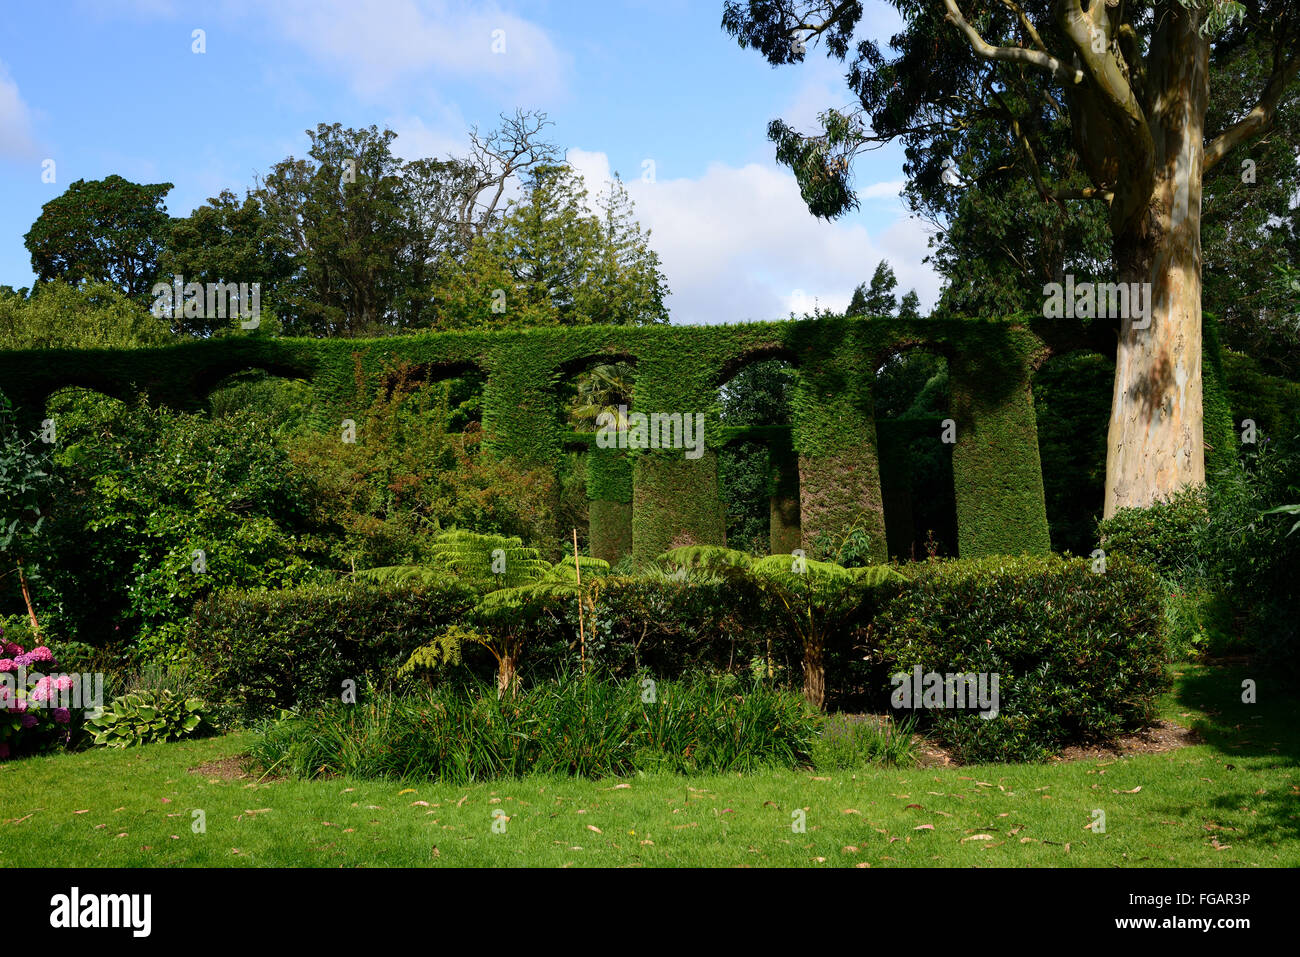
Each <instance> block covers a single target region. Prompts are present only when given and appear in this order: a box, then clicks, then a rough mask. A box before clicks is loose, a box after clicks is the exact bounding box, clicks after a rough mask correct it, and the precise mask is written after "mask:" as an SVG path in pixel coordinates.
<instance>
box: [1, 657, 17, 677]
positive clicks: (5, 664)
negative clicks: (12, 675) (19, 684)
mask: <svg viewBox="0 0 1300 957" xmlns="http://www.w3.org/2000/svg"><path fill="white" fill-rule="evenodd" d="M17 670H18V664H17V662H15V661H14V660H13V659H12V658H0V674H3V673H4V672H6V671H17Z"/></svg>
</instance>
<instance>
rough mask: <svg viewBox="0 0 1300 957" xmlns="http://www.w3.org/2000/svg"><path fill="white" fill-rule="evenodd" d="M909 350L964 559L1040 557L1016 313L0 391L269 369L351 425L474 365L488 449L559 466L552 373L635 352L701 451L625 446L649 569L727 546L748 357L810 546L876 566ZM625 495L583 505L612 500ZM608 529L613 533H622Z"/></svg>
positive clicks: (497, 348) (178, 363)
mask: <svg viewBox="0 0 1300 957" xmlns="http://www.w3.org/2000/svg"><path fill="white" fill-rule="evenodd" d="M913 346H921V347H927V348H933V349H936V350H938V351H940V352H943V353H944V354H945V355H947V356H948V357H949V361H950V363H951V367H952V381H953V406H954V407H953V413H952V414H953V418H954V419H955V420H956V422H957V428H958V438H957V446H956V448H955V449H954V456H953V469H954V484H955V491H956V496H957V509H958V518H959V540H960V545H961V552H962V554H963V555H967V556H973V555H979V554H989V553H996V552H1008V553H1020V552H1041V551H1044V550H1046V549H1047V548H1048V535H1047V523H1046V518H1045V514H1044V504H1043V487H1042V476H1041V474H1040V469H1039V462H1038V448H1037V437H1036V433H1035V426H1034V416H1033V411H1032V406H1031V402H1030V397H1029V391H1028V379H1029V374H1030V369H1031V367H1032V366H1033V364H1034V363H1035V362H1036V361H1037V358H1038V357H1039V356H1040V355H1041V354H1042V351H1043V349H1044V348H1045V347H1044V346H1043V343H1042V341H1041V340H1040V339H1039V338H1038V337H1037V336H1036V335H1035V334H1034V333H1033V332H1031V331H1030V330H1029V328H1028V326H1027V324H1026V323H1024V322H1020V321H1014V320H1006V321H992V320H965V319H963V320H939V319H926V320H912V321H899V320H888V319H868V318H856V317H855V318H844V317H834V316H827V317H821V318H818V319H812V320H803V321H790V322H759V323H744V324H739V325H717V326H655V327H599V326H592V327H581V328H542V329H528V330H517V331H510V332H465V333H444V334H436V335H434V334H426V335H414V336H394V337H389V338H383V339H355V340H342V339H326V340H301V339H272V338H263V337H261V336H258V335H256V334H254V335H250V336H247V337H230V338H225V339H218V340H214V341H208V342H187V343H182V344H178V345H175V346H168V347H163V348H156V349H136V350H35V351H23V352H0V383H2V384H3V385H2V386H0V387H2V388H3V389H4V391H5V392H6V393H7V394H8V395H9V397H10V398H11V399H13V400H14V402H15V403H16V404H17V405H18V406H20V408H21V409H22V411H23V413H24V414H25V415H26V417H27V418H26V421H27V422H28V423H31V422H32V421H33V420H35V421H39V419H40V418H41V410H42V409H43V407H44V401H45V398H46V397H47V396H48V395H49V394H50V393H51V392H53V391H55V390H56V389H58V388H60V387H64V386H69V385H77V386H84V387H87V388H91V389H95V390H98V391H100V392H103V393H106V394H108V395H113V396H116V397H119V398H129V397H130V396H131V395H133V394H135V393H137V392H142V393H144V394H145V395H146V396H147V397H148V398H149V399H150V400H151V401H153V402H156V403H165V404H167V405H170V406H173V407H175V408H180V409H201V408H203V407H204V405H205V403H206V401H207V397H208V394H209V393H210V392H211V391H212V389H213V388H214V387H215V386H216V385H217V383H218V382H220V381H221V380H222V379H223V378H225V377H226V376H228V375H231V374H233V373H235V372H240V371H243V370H246V369H264V370H266V371H268V372H271V373H273V374H275V375H282V376H287V377H291V378H298V379H304V380H307V381H309V382H310V384H311V387H312V408H311V412H310V421H311V422H312V423H313V424H314V425H315V426H316V427H318V428H321V429H323V430H324V429H330V430H332V429H337V428H339V425H340V423H341V422H342V421H343V420H344V419H347V418H351V419H354V420H357V421H360V420H361V417H362V416H361V413H362V411H363V410H364V409H365V408H366V406H367V405H368V403H369V400H370V397H371V396H372V395H373V394H374V392H375V391H376V390H378V389H380V388H382V387H383V385H384V371H385V369H386V368H387V367H389V366H391V365H392V364H393V363H397V362H401V363H405V364H408V365H410V366H414V367H416V368H417V369H419V370H422V371H424V372H425V373H426V374H427V375H428V376H429V377H430V378H445V377H447V376H450V375H457V374H461V373H464V372H466V371H468V370H477V372H479V373H481V374H482V375H483V376H484V377H485V380H486V384H485V386H484V401H483V428H484V432H485V436H486V442H487V444H488V445H489V447H491V448H492V449H494V450H495V451H496V452H498V453H499V454H501V455H503V456H507V457H510V458H514V459H516V460H518V461H520V462H521V463H523V464H528V465H536V464H543V465H544V464H548V463H550V464H555V463H557V462H558V460H559V457H560V455H561V454H562V452H563V449H564V448H565V445H566V443H567V444H572V443H573V441H574V439H575V438H576V436H574V434H573V433H572V432H570V431H569V430H568V428H567V427H566V425H565V423H564V421H563V417H562V415H561V409H560V407H559V398H558V391H557V387H558V385H559V383H560V382H561V380H563V379H564V378H566V377H568V376H572V375H574V374H575V373H576V372H577V371H579V370H581V369H582V368H584V367H585V366H586V365H589V364H590V363H591V362H593V361H597V360H611V359H628V360H633V361H635V362H636V364H637V368H638V375H637V383H636V389H635V395H634V399H633V407H634V409H636V410H638V411H642V412H653V411H663V412H669V413H672V412H681V413H683V414H687V413H690V414H693V413H701V414H703V415H704V417H705V437H706V438H705V441H706V445H707V448H708V449H709V451H708V452H706V453H705V454H704V455H703V456H701V457H700V458H698V459H686V458H685V456H684V454H683V453H682V452H681V451H680V450H677V451H644V452H634V453H632V454H630V456H629V457H630V459H631V460H632V466H631V474H632V486H633V488H632V495H631V501H632V502H633V517H632V549H633V551H634V552H635V553H636V554H637V555H638V556H639V557H641V558H643V559H649V558H652V557H653V556H655V555H657V554H659V552H661V551H663V550H664V549H665V548H666V547H668V546H670V545H671V544H673V543H675V542H682V541H694V542H700V543H713V544H722V543H723V538H724V535H725V525H724V522H723V518H722V509H721V504H720V501H719V497H718V478H717V464H716V457H715V455H714V454H713V452H714V450H716V449H717V448H718V447H719V446H720V445H721V444H722V442H723V441H725V436H724V431H723V429H722V427H721V420H720V418H719V405H718V401H717V390H718V388H719V387H720V386H721V385H722V384H723V383H725V382H727V381H728V380H729V379H730V378H731V377H732V376H733V375H734V374H735V373H736V372H737V371H738V370H739V369H740V368H742V367H743V366H744V365H745V364H746V363H748V362H752V361H758V360H762V359H773V358H777V359H784V360H786V361H788V362H790V363H791V364H792V365H793V366H794V367H795V368H796V371H797V373H798V385H797V388H796V390H795V397H794V403H793V405H794V409H793V422H792V443H793V447H794V450H795V452H796V454H797V456H798V473H799V477H800V492H799V499H800V501H799V505H800V508H799V511H800V527H801V533H800V534H801V538H802V542H803V547H804V548H806V549H807V548H810V547H811V545H812V543H813V542H814V541H825V540H827V536H829V537H830V538H833V537H835V536H836V535H837V534H841V533H842V532H843V531H845V530H846V529H847V528H848V527H849V525H850V524H853V523H857V524H861V525H865V526H866V527H867V528H868V530H869V533H870V535H871V547H872V548H873V549H874V554H875V556H876V557H877V558H880V559H883V558H884V557H885V555H886V553H887V549H886V530H885V528H884V509H883V502H882V496H881V490H880V475H879V462H878V458H879V455H878V451H877V448H876V429H875V427H874V418H873V412H872V396H871V383H872V381H873V378H874V372H875V369H876V368H877V367H878V365H879V364H880V362H882V361H883V359H884V358H885V357H886V356H887V355H888V354H889V353H890V352H891V351H895V350H898V349H903V348H910V347H913ZM624 492H625V490H621V491H620V492H619V495H618V497H615V498H608V499H602V498H593V500H594V501H609V502H617V501H619V500H620V499H621V498H622V496H623V494H624ZM598 494H606V493H605V492H599V493H598ZM598 511H602V510H599V509H598ZM604 511H607V512H609V511H610V510H608V509H606V510H604ZM607 517H610V518H612V517H613V516H612V515H608V516H607ZM823 533H825V534H823ZM602 534H603V535H604V536H605V538H606V539H607V540H611V541H612V540H615V539H618V540H620V541H621V537H622V536H621V533H613V532H610V533H602ZM783 537H786V538H788V537H789V536H788V535H783ZM611 547H612V546H611ZM620 547H622V546H620Z"/></svg>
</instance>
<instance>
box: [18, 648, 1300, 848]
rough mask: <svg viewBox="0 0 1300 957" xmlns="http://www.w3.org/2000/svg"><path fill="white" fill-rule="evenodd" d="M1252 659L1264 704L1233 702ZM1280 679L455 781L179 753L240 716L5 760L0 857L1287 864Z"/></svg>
mask: <svg viewBox="0 0 1300 957" xmlns="http://www.w3.org/2000/svg"><path fill="white" fill-rule="evenodd" d="M1244 678H1253V679H1255V680H1256V681H1258V683H1259V703H1258V704H1254V705H1247V704H1243V703H1242V702H1241V700H1240V697H1241V681H1242V680H1243V679H1244ZM1286 694H1289V690H1287V689H1283V688H1281V687H1278V686H1276V685H1274V684H1272V683H1271V682H1270V680H1269V679H1268V678H1267V676H1264V675H1259V674H1253V673H1249V672H1246V671H1243V670H1242V669H1241V668H1206V667H1200V666H1190V665H1186V666H1181V667H1180V668H1178V669H1176V684H1175V689H1174V691H1173V693H1172V694H1171V695H1170V696H1168V697H1167V698H1166V699H1165V700H1164V701H1162V705H1161V707H1162V712H1163V714H1164V715H1165V716H1166V717H1168V718H1170V719H1172V720H1174V721H1177V722H1180V723H1182V724H1184V725H1189V726H1193V727H1195V728H1197V730H1198V731H1199V732H1200V733H1201V734H1202V736H1203V738H1204V743H1202V744H1198V745H1194V746H1190V747H1185V748H1180V749H1178V750H1175V751H1171V752H1166V753H1160V754H1144V755H1135V756H1132V757H1126V758H1121V759H1118V760H1117V759H1105V760H1084V761H1077V762H1067V763H1052V764H1040V765H1018V766H1008V765H983V766H973V767H966V768H927V769H907V770H903V769H884V768H882V769H878V770H857V771H831V772H818V771H757V772H752V773H739V774H737V773H732V774H713V775H702V776H689V777H686V776H679V775H668V774H655V775H645V776H632V777H625V778H606V779H603V780H597V781H588V780H584V779H578V778H570V777H528V778H524V779H521V780H513V781H499V782H492V783H486V784H478V785H464V786H452V785H431V784H418V783H417V784H408V785H403V784H401V783H398V782H377V781H359V780H353V779H347V778H334V779H327V780H315V781H305V780H297V779H280V780H266V781H261V782H258V781H256V780H252V779H249V780H229V779H224V778H222V777H220V776H217V775H213V774H200V773H193V772H191V771H190V770H189V769H190V768H193V767H196V766H198V765H201V764H204V763H207V762H212V761H216V760H219V759H222V758H228V757H230V756H232V755H236V754H238V753H240V752H241V751H243V750H244V749H246V748H247V747H248V746H249V744H250V743H251V738H250V737H249V736H243V735H231V736H226V737H221V738H215V739H209V740H204V741H196V742H182V743H174V744H165V745H151V746H149V747H146V748H142V749H140V750H138V751H131V752H125V753H120V752H119V753H109V752H106V751H92V752H88V753H83V754H74V755H60V756H54V757H48V758H38V759H33V760H25V761H20V762H11V763H8V764H4V765H0V865H3V866H22V865H27V866H259V865H260V866H273V865H275V866H323V867H337V866H386V865H395V866H485V865H486V866H520V865H530V866H543V867H550V866H556V867H562V866H828V867H829V866H854V865H870V866H872V867H888V866H975V865H984V866H1016V867H1025V866H1031V867H1032V866H1062V867H1114V866H1120V867H1126V866H1129V867H1141V866H1170V865H1173V866H1225V867H1227V866H1235V867H1241V866H1295V865H1297V864H1300V766H1298V765H1300V727H1298V726H1297V722H1295V720H1294V714H1295V711H1296V705H1297V701H1296V700H1295V698H1293V697H1287V696H1285V695H1286ZM196 809H201V810H203V811H204V812H205V817H206V832H205V833H201V834H196V833H193V831H192V829H191V821H192V812H193V811H194V810H196ZM1094 809H1100V810H1103V811H1104V812H1105V815H1106V831H1105V833H1104V834H1103V833H1095V832H1094V831H1092V830H1091V829H1090V827H1089V825H1091V824H1092V822H1093V820H1094V818H1093V811H1094ZM796 810H803V811H804V814H805V815H806V828H807V829H806V832H804V833H796V832H794V831H793V830H792V826H791V825H792V812H794V811H796ZM494 812H496V813H498V814H500V813H504V815H505V816H506V817H508V820H507V822H506V825H505V832H504V833H494V832H493V821H494ZM926 825H929V827H926ZM984 835H987V837H985V836H984Z"/></svg>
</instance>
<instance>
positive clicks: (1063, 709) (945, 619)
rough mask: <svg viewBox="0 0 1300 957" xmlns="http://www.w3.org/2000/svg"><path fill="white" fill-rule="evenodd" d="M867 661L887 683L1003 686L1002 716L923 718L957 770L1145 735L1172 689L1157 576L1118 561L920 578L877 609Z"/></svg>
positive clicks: (950, 566)
mask: <svg viewBox="0 0 1300 957" xmlns="http://www.w3.org/2000/svg"><path fill="white" fill-rule="evenodd" d="M869 634H870V638H869V639H868V647H867V651H868V652H869V654H870V655H871V657H872V659H873V660H874V661H875V662H876V665H877V671H876V674H877V676H878V677H877V680H879V681H880V682H881V684H880V687H881V698H880V700H881V701H882V702H883V701H884V699H885V695H886V694H887V693H888V692H887V690H886V689H888V688H889V681H890V678H891V676H892V675H895V674H899V673H903V674H907V675H909V676H910V675H911V674H912V670H913V668H914V667H915V666H917V665H920V666H921V668H922V671H923V672H927V673H928V672H938V673H941V674H947V673H975V674H980V673H983V674H986V675H993V674H997V675H998V676H999V697H1000V702H999V713H998V715H997V717H995V718H992V719H985V718H983V717H981V716H980V714H979V713H978V711H975V710H972V709H964V710H963V709H949V710H930V711H918V712H917V716H918V717H921V718H923V719H927V720H929V722H930V724H931V727H932V729H933V733H934V734H935V735H936V736H937V737H938V738H939V739H940V740H942V741H943V742H944V743H945V744H946V745H947V746H948V747H949V748H951V749H952V750H953V752H954V756H955V757H956V758H958V759H959V760H961V761H964V762H981V761H1017V760H1038V759H1042V758H1045V757H1047V756H1048V755H1050V754H1053V753H1055V752H1056V751H1058V750H1059V749H1060V748H1061V747H1063V746H1065V745H1067V744H1071V743H1076V742H1087V741H1099V740H1105V739H1107V738H1110V737H1113V736H1114V735H1117V734H1119V733H1121V732H1123V731H1126V730H1131V729H1133V728H1137V727H1140V726H1142V725H1143V723H1144V722H1147V721H1149V720H1150V719H1151V718H1152V716H1153V707H1154V701H1155V697H1156V695H1157V694H1158V693H1159V692H1161V691H1162V690H1164V689H1165V688H1166V687H1167V685H1168V679H1167V677H1166V674H1165V667H1164V666H1165V662H1166V658H1165V654H1164V647H1163V645H1162V642H1161V636H1160V593H1159V588H1158V584H1157V581H1156V578H1155V576H1154V575H1153V574H1152V573H1151V572H1150V571H1148V570H1146V569H1144V568H1142V567H1141V566H1138V565H1136V564H1134V563H1131V562H1127V563H1126V562H1124V561H1122V560H1113V561H1111V562H1109V563H1108V565H1107V568H1106V571H1105V573H1104V574H1097V573H1095V572H1094V571H1092V565H1091V563H1090V562H1088V561H1086V560H1083V559H1074V560H1064V559H1060V558H1056V557H1047V558H1019V559H1011V558H987V559H981V560H979V561H976V562H955V563H937V564H933V565H927V566H923V567H922V568H920V569H919V570H918V574H917V577H916V578H915V579H914V581H913V582H912V583H911V584H910V585H906V586H900V587H899V588H898V590H897V593H896V594H895V595H894V596H893V597H892V598H888V599H886V600H885V601H884V605H883V608H882V610H881V611H880V613H879V614H878V615H877V616H876V618H875V621H874V622H873V623H872V626H871V629H870V632H869Z"/></svg>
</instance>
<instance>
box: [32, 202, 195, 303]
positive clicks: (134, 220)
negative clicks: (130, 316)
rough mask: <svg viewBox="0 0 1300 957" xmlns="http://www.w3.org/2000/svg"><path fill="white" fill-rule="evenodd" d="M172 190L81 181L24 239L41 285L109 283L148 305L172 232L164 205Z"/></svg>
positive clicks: (51, 205) (48, 207) (48, 206)
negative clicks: (161, 258) (150, 292)
mask: <svg viewBox="0 0 1300 957" xmlns="http://www.w3.org/2000/svg"><path fill="white" fill-rule="evenodd" d="M171 188H172V184H171V183H157V184H154V185H148V186H146V185H141V184H139V183H132V182H130V181H129V180H125V179H123V178H122V177H121V176H109V177H107V178H105V179H102V180H90V181H87V180H84V179H79V180H77V181H76V182H75V183H73V184H72V185H71V186H69V187H68V188H67V190H66V191H64V192H63V193H62V194H61V195H59V196H58V197H56V198H55V199H52V200H50V201H49V202H48V203H46V204H45V205H44V206H42V207H41V215H40V218H38V219H37V220H36V222H35V223H33V224H32V228H31V230H30V231H29V232H28V233H27V235H26V236H24V237H23V241H24V243H25V244H26V246H27V251H28V252H30V253H31V254H32V271H33V272H34V273H36V278H37V280H38V281H41V282H48V281H51V280H58V281H62V282H67V283H70V284H72V285H79V284H80V283H83V282H91V283H94V282H106V283H111V284H112V285H114V286H116V287H117V288H118V289H120V290H121V291H122V292H124V293H126V295H128V296H130V297H132V298H134V299H141V300H143V299H144V298H145V297H146V296H147V294H148V292H149V290H150V288H151V287H152V285H153V283H154V280H155V279H156V278H157V274H158V257H159V255H160V254H161V253H162V250H163V246H164V245H165V244H166V242H167V237H168V234H169V233H170V230H171V220H170V219H169V218H168V216H167V206H166V203H165V202H164V200H165V198H166V196H167V194H168V193H169V192H171Z"/></svg>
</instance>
